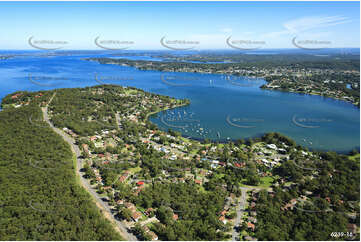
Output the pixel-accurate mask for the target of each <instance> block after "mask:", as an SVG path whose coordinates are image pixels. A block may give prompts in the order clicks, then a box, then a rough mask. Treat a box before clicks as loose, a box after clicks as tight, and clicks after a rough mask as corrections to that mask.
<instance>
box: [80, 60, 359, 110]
mask: <svg viewBox="0 0 361 242" xmlns="http://www.w3.org/2000/svg"><path fill="white" fill-rule="evenodd" d="M110 59H111V58H110ZM82 60H85V61H95V62H98V63H99V64H101V63H100V62H99V60H96V58H95V59H92V58H83V59H82ZM124 60H129V59H124ZM148 62H151V61H148ZM103 64H108V65H118V66H127V67H133V68H135V69H137V70H139V71H159V72H162V73H165V72H175V73H176V72H177V73H199V74H220V75H231V76H234V77H242V76H239V75H235V74H229V73H219V72H216V73H215V72H202V71H177V70H167V71H161V70H158V69H156V68H154V69H142V68H141V67H139V66H136V65H134V66H133V65H130V64H128V63H123V64H120V63H117V62H108V63H103ZM199 64H204V63H199ZM219 64H227V63H219ZM258 78H262V79H264V81H265V82H266V83H268V82H267V80H266V77H265V76H258ZM258 88H260V89H265V90H270V91H282V92H286V93H299V94H304V95H315V96H321V97H327V98H331V99H334V100H338V101H343V102H345V103H349V104H352V105H354V106H356V107H358V108H359V109H360V104H357V103H354V102H351V101H348V100H345V99H341V98H337V97H332V96H324V95H321V94H317V93H305V92H298V91H288V90H282V89H275V88H263V87H262V86H259V87H258Z"/></svg>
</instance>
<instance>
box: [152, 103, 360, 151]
mask: <svg viewBox="0 0 361 242" xmlns="http://www.w3.org/2000/svg"><path fill="white" fill-rule="evenodd" d="M189 104H190V103H185V104H182V105H177V106H176V107H173V108H165V109H162V110H159V111H154V112H151V113H148V114H147V115H146V118H145V121H149V122H151V123H152V124H154V125H155V126H157V129H159V130H161V131H163V132H166V133H168V131H167V130H162V129H160V127H159V125H157V124H156V123H153V122H152V121H150V120H149V117H150V116H151V115H154V114H158V113H160V112H162V111H166V110H169V109H176V108H179V107H183V106H187V105H189ZM174 131H176V130H174ZM177 132H179V133H180V134H181V137H182V138H184V139H187V140H191V141H197V142H201V143H202V142H204V141H205V140H206V139H207V140H209V141H210V142H211V143H218V144H227V143H230V142H233V143H236V142H237V141H238V140H242V139H243V140H244V141H245V142H247V141H248V140H249V139H259V138H261V137H262V136H264V135H266V134H269V133H272V132H266V133H259V134H256V135H254V136H252V137H247V138H245V137H239V138H237V139H234V138H233V139H219V140H214V139H210V138H197V137H192V136H190V135H184V134H183V133H182V132H180V131H177ZM280 134H281V135H283V136H285V137H287V138H290V137H288V136H286V135H284V134H282V133H280ZM290 139H292V140H293V138H290ZM295 142H296V141H295ZM296 144H297V145H299V146H301V147H302V148H307V149H308V150H310V151H311V152H336V153H337V154H343V155H348V154H349V153H350V152H352V150H354V149H356V150H357V151H358V152H360V146H359V147H354V148H351V149H349V150H345V151H334V150H330V149H324V150H322V149H313V148H309V147H307V146H304V145H301V144H299V143H297V142H296Z"/></svg>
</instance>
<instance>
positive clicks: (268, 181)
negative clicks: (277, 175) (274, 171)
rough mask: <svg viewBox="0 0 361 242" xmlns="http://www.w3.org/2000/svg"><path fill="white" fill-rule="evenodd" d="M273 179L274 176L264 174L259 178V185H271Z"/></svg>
mask: <svg viewBox="0 0 361 242" xmlns="http://www.w3.org/2000/svg"><path fill="white" fill-rule="evenodd" d="M273 181H274V178H273V177H271V176H265V177H262V178H261V183H260V185H259V186H260V187H270V186H271V185H272V182H273Z"/></svg>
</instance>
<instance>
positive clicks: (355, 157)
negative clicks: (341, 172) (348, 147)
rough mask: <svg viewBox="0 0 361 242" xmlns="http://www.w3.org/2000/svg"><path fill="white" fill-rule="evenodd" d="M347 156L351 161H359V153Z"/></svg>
mask: <svg viewBox="0 0 361 242" xmlns="http://www.w3.org/2000/svg"><path fill="white" fill-rule="evenodd" d="M348 158H349V159H350V160H352V161H356V162H359V161H360V154H356V155H350V156H349V157H348Z"/></svg>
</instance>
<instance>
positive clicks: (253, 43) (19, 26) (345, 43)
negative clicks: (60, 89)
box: [0, 2, 360, 50]
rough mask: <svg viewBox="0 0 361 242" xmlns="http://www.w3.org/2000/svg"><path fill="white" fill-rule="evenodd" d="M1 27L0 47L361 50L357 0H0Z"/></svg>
mask: <svg viewBox="0 0 361 242" xmlns="http://www.w3.org/2000/svg"><path fill="white" fill-rule="evenodd" d="M0 29H1V31H2V32H1V34H0V49H2V50H6V49H9V50H10V49H29V50H31V49H36V48H38V47H40V48H48V49H50V48H61V49H63V50H74V49H88V50H92V49H94V50H97V49H102V48H114V49H120V48H128V49H129V50H144V49H155V50H162V49H166V48H176V49H186V48H193V49H231V48H237V47H238V48H250V49H252V48H263V49H273V48H296V47H297V46H296V45H295V43H296V44H298V46H301V47H305V48H307V47H311V48H315V47H317V46H320V47H329V48H359V46H360V3H359V2H0ZM31 37H32V38H31ZM30 38H31V39H30ZM96 38H97V39H96ZM162 38H163V39H162ZM227 39H228V41H227ZM310 41H311V42H312V43H311V42H310Z"/></svg>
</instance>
